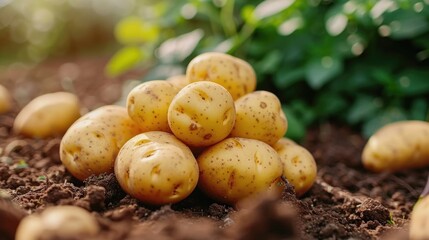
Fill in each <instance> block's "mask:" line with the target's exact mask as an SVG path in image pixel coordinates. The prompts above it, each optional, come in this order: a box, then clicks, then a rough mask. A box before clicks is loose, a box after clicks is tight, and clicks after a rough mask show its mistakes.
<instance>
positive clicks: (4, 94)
mask: <svg viewBox="0 0 429 240" xmlns="http://www.w3.org/2000/svg"><path fill="white" fill-rule="evenodd" d="M11 108H12V97H11V96H10V94H9V91H8V90H7V89H6V88H5V87H3V86H2V85H0V114H2V113H5V112H8V111H10V109H11Z"/></svg>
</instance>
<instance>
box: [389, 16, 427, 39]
mask: <svg viewBox="0 0 429 240" xmlns="http://www.w3.org/2000/svg"><path fill="white" fill-rule="evenodd" d="M383 17H384V19H385V20H384V23H385V24H386V25H387V26H388V27H389V29H390V37H391V38H393V39H410V38H415V37H417V36H419V35H420V34H422V33H424V32H426V31H428V29H429V24H428V21H427V19H426V18H425V16H424V15H422V14H419V13H417V12H415V11H413V10H412V9H410V10H404V9H398V10H396V11H393V12H390V13H386V14H384V15H383Z"/></svg>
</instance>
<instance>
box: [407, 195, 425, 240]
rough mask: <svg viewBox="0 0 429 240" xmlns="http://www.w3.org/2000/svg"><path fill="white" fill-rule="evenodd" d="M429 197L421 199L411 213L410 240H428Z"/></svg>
mask: <svg viewBox="0 0 429 240" xmlns="http://www.w3.org/2000/svg"><path fill="white" fill-rule="evenodd" d="M428 228H429V197H427V196H425V197H421V198H420V199H419V200H418V201H417V203H416V204H415V205H414V208H413V210H412V212H411V217H410V231H409V237H410V240H426V239H429V232H428Z"/></svg>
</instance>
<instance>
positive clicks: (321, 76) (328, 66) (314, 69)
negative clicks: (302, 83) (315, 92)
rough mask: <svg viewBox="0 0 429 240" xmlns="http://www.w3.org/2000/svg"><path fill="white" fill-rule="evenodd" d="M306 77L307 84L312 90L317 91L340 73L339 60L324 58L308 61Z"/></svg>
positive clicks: (340, 63)
mask: <svg viewBox="0 0 429 240" xmlns="http://www.w3.org/2000/svg"><path fill="white" fill-rule="evenodd" d="M306 68H307V71H306V77H307V82H308V84H309V85H310V86H311V87H312V88H313V89H319V88H321V87H322V86H323V85H325V84H326V83H327V82H328V81H330V80H332V78H333V77H335V76H336V75H338V74H339V73H341V71H342V69H343V65H342V62H341V61H340V59H338V58H336V57H331V56H324V57H322V58H316V59H313V60H312V61H310V62H309V63H308V64H307V66H306Z"/></svg>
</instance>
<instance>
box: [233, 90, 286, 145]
mask: <svg viewBox="0 0 429 240" xmlns="http://www.w3.org/2000/svg"><path fill="white" fill-rule="evenodd" d="M235 111H236V115H237V117H236V120H235V125H234V128H233V129H232V131H231V136H232V137H243V138H252V139H257V140H260V141H263V142H265V143H268V144H269V145H273V144H274V143H276V142H277V141H278V140H279V139H280V138H282V137H283V136H284V135H285V133H286V131H287V127H288V123H287V119H286V116H285V114H284V112H283V110H282V107H281V103H280V100H279V99H278V98H277V96H276V95H274V94H273V93H270V92H267V91H256V92H253V93H249V94H247V95H245V96H243V97H241V98H239V99H237V100H236V101H235Z"/></svg>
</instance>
